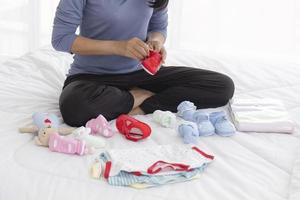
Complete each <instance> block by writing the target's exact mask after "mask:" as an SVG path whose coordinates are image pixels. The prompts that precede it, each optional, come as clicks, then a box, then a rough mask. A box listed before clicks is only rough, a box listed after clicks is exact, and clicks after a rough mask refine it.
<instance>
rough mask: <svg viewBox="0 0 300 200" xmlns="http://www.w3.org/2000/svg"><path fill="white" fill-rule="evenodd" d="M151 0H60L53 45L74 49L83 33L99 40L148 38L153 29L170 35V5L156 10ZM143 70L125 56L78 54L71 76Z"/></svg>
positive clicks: (57, 47) (66, 50) (64, 49)
mask: <svg viewBox="0 0 300 200" xmlns="http://www.w3.org/2000/svg"><path fill="white" fill-rule="evenodd" d="M148 2H149V0H60V3H59V5H58V7H57V10H56V15H55V18H54V25H53V32H52V46H53V47H54V49H56V50H58V51H63V52H70V53H71V47H72V44H73V42H74V40H75V39H76V37H77V36H78V35H77V34H76V29H77V28H78V27H80V33H79V35H81V36H84V37H87V38H90V39H97V40H128V39H131V38H133V37H137V38H140V39H141V40H143V41H146V39H147V36H148V34H149V33H150V32H160V33H162V34H163V35H164V36H165V37H166V35H167V26H168V13H167V8H164V9H160V10H158V9H153V8H151V7H149V4H148ZM139 69H141V66H140V61H138V60H135V59H131V58H128V57H123V56H115V55H109V56H98V55H92V56H87V55H75V56H74V61H73V63H72V64H71V68H70V70H69V74H68V75H74V74H79V73H90V74H122V73H129V72H133V71H136V70H139Z"/></svg>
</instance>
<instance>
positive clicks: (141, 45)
mask: <svg viewBox="0 0 300 200" xmlns="http://www.w3.org/2000/svg"><path fill="white" fill-rule="evenodd" d="M117 48H118V51H119V55H121V56H126V57H129V58H133V59H136V60H143V59H145V58H147V57H148V55H149V51H150V48H149V46H148V45H147V44H146V43H145V42H144V41H142V40H141V39H139V38H136V37H135V38H132V39H130V40H126V41H120V42H119V45H118V47H117Z"/></svg>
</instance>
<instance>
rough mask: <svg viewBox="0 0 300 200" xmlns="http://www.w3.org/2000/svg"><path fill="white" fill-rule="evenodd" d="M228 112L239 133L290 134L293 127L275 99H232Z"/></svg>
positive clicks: (280, 104) (284, 110)
mask: <svg viewBox="0 0 300 200" xmlns="http://www.w3.org/2000/svg"><path fill="white" fill-rule="evenodd" d="M229 111H230V113H231V116H232V118H233V121H234V123H235V126H236V128H237V130H239V131H245V132H247V131H248V132H275V133H292V132H293V130H294V127H295V124H294V122H293V121H292V120H291V119H290V116H289V115H288V113H287V111H286V109H285V107H284V105H283V103H282V102H281V101H279V100H275V99H269V98H262V99H259V98H253V99H233V100H231V102H230V106H229Z"/></svg>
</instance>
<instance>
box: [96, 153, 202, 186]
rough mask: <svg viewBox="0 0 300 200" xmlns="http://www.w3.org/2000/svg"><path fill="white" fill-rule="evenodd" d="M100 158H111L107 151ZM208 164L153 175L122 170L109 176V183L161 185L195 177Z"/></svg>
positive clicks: (119, 184) (103, 159)
mask: <svg viewBox="0 0 300 200" xmlns="http://www.w3.org/2000/svg"><path fill="white" fill-rule="evenodd" d="M100 159H101V161H102V162H103V163H106V162H107V161H109V160H110V158H109V155H108V154H107V153H102V154H101V155H100ZM207 165H208V164H207V163H204V164H203V165H202V166H201V167H199V168H195V169H193V170H192V171H188V172H179V173H176V174H165V175H151V174H142V175H140V176H137V175H135V174H133V173H131V172H126V171H120V172H119V174H117V175H115V176H109V177H108V180H107V181H108V183H109V184H110V185H114V186H130V185H133V184H147V185H151V186H159V185H165V184H170V183H177V182H184V181H188V180H191V179H193V178H194V177H195V176H196V175H197V174H199V173H201V172H203V170H204V169H205V168H206V166H207Z"/></svg>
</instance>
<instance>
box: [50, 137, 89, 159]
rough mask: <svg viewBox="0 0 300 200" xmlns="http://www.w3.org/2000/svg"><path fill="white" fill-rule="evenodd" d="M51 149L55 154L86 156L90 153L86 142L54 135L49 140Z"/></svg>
mask: <svg viewBox="0 0 300 200" xmlns="http://www.w3.org/2000/svg"><path fill="white" fill-rule="evenodd" d="M49 149H50V150H51V151H54V152H60V153H66V154H78V155H84V154H86V153H87V152H88V150H87V148H86V146H85V142H84V141H80V140H77V139H73V138H67V137H65V136H61V135H59V134H58V133H53V134H51V135H50V138H49Z"/></svg>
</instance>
